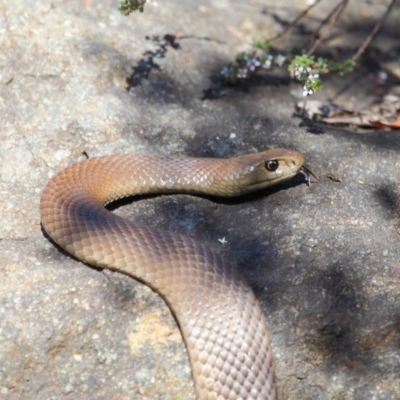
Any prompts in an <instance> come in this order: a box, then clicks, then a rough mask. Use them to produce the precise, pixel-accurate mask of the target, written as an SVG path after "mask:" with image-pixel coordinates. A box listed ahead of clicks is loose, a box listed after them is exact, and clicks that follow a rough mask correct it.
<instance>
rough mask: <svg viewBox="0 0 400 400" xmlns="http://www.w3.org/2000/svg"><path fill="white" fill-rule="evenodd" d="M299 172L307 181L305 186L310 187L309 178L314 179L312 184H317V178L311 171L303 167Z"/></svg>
mask: <svg viewBox="0 0 400 400" xmlns="http://www.w3.org/2000/svg"><path fill="white" fill-rule="evenodd" d="M299 172H300V173H301V174H303V175H304V178H305V179H306V181H307V185H308V186H310V185H311V178H314V180H313V182H318V178H317V177H316V176H315V175H314V174H313V173H312V172H311V170H310V169H309V168H308V167H306V166H305V165H303V166H302V167H301V168H300V169H299Z"/></svg>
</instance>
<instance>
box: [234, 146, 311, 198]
mask: <svg viewBox="0 0 400 400" xmlns="http://www.w3.org/2000/svg"><path fill="white" fill-rule="evenodd" d="M238 159H241V161H242V162H243V165H246V171H245V172H244V173H243V172H242V176H241V177H240V178H239V183H240V185H241V186H242V188H243V191H248V192H250V191H254V190H259V189H263V188H266V187H269V186H272V185H276V184H277V183H280V182H284V181H286V180H288V179H291V178H292V177H294V176H295V175H297V173H299V172H301V171H302V170H303V168H304V167H303V164H304V157H303V155H302V154H301V153H299V152H297V151H293V150H287V149H270V150H266V151H264V152H261V153H255V154H249V155H246V156H242V157H238Z"/></svg>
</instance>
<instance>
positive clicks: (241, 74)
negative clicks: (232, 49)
mask: <svg viewBox="0 0 400 400" xmlns="http://www.w3.org/2000/svg"><path fill="white" fill-rule="evenodd" d="M236 76H237V78H239V79H244V78H247V68H240V69H239V70H238V72H237V75H236Z"/></svg>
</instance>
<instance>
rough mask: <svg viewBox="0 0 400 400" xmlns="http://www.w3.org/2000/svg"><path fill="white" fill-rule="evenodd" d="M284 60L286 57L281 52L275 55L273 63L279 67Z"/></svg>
mask: <svg viewBox="0 0 400 400" xmlns="http://www.w3.org/2000/svg"><path fill="white" fill-rule="evenodd" d="M285 61H286V57H285V56H284V55H282V54H278V56H277V57H276V60H275V63H276V65H278V66H279V67H282V65H283V63H284V62H285Z"/></svg>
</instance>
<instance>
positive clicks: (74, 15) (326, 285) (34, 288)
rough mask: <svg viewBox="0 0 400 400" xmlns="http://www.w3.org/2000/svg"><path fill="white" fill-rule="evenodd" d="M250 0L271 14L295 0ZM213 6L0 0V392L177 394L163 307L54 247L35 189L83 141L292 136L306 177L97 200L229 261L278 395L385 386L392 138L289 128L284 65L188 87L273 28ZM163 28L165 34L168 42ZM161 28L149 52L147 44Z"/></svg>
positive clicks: (87, 146) (289, 14)
mask: <svg viewBox="0 0 400 400" xmlns="http://www.w3.org/2000/svg"><path fill="white" fill-rule="evenodd" d="M265 3H266V4H267V5H266V6H265V7H266V8H267V10H270V11H271V10H274V12H275V13H277V14H279V15H281V16H285V18H293V17H294V16H295V15H296V13H297V12H298V10H300V9H302V8H304V6H305V5H304V4H303V3H302V2H285V4H286V5H287V6H288V7H286V8H284V7H282V8H281V9H280V8H279V7H277V6H276V5H275V6H273V5H271V6H270V8H268V4H270V3H271V4H272V2H265ZM157 4H158V5H157ZM230 4H231V3H229V2H227V1H216V0H208V1H204V2H201V3H199V2H197V1H181V2H166V3H165V4H161V3H156V2H150V3H149V4H148V6H147V7H146V10H145V12H144V14H134V15H132V16H130V17H128V18H125V17H122V16H121V15H120V14H119V12H118V11H117V8H118V2H117V1H103V2H98V1H90V0H88V1H77V0H75V1H49V0H37V1H35V2H26V1H22V0H19V1H18V0H17V1H10V0H8V1H7V0H3V1H2V2H1V3H0V11H1V13H0V15H1V18H0V33H1V39H0V50H1V51H0V116H1V121H2V129H1V132H0V192H1V198H2V202H1V208H0V217H1V220H2V229H1V234H0V265H1V267H0V282H1V284H0V398H1V399H7V400H13V399H30V400H32V399H41V400H44V399H74V400H76V399H88V398H90V399H149V400H150V399H163V400H173V399H176V398H177V397H179V398H181V399H182V400H191V399H194V392H193V383H192V379H191V375H190V368H189V364H188V358H187V355H186V352H185V347H184V344H183V342H182V339H181V336H180V333H179V329H178V328H177V325H176V323H175V321H174V319H173V317H172V315H171V313H170V312H169V309H168V307H167V306H166V304H165V303H164V302H163V301H162V300H161V299H160V298H159V296H158V295H157V294H155V293H153V292H152V291H151V290H150V289H148V288H147V287H146V286H144V285H142V284H140V283H138V282H136V281H135V280H133V279H130V278H128V277H126V276H123V275H121V274H118V273H112V272H107V271H99V270H96V269H94V268H90V267H88V266H87V265H84V264H82V263H79V262H77V261H76V260H74V259H72V258H71V257H69V256H68V255H66V254H65V253H63V252H61V251H60V250H59V249H57V248H56V247H54V246H53V244H52V243H50V242H49V241H48V240H47V238H46V237H45V236H44V234H43V232H42V231H41V227H40V219H39V212H38V206H39V200H40V194H41V191H42V189H43V187H44V185H45V184H46V182H47V181H48V180H49V178H50V177H52V176H53V175H54V174H56V173H57V172H58V171H60V170H61V169H62V168H64V167H65V166H67V165H70V164H72V163H73V162H76V161H80V160H82V159H83V158H84V155H83V154H82V153H83V152H86V153H87V154H88V155H89V156H90V157H92V156H96V155H103V154H111V153H124V152H142V153H143V152H160V153H174V154H187V155H192V156H193V155H197V156H213V157H228V156H232V155H236V154H243V153H247V152H252V151H257V150H262V149H265V148H267V147H270V146H283V147H288V148H293V149H297V150H299V151H301V152H303V154H304V155H305V156H306V159H307V163H308V165H309V166H310V168H311V169H312V170H313V172H314V173H315V174H316V175H317V176H318V177H319V178H320V179H319V182H318V183H316V184H313V185H311V187H307V186H306V185H305V184H299V185H296V184H288V185H283V186H282V187H280V188H279V189H274V190H269V191H264V192H262V193H259V194H255V195H252V196H247V197H246V198H244V199H237V200H229V201H228V200H217V199H209V198H195V197H192V196H188V195H176V196H161V197H154V198H150V199H147V200H144V201H139V202H134V203H131V204H128V205H127V206H126V207H122V208H118V209H117V210H116V211H115V212H117V213H119V214H120V215H124V216H126V217H128V218H132V219H136V220H139V221H142V222H145V223H148V224H150V225H157V226H160V227H163V228H165V229H172V230H176V231H179V232H182V233H185V234H187V235H189V236H192V237H196V238H199V240H202V241H204V242H205V243H208V244H209V245H210V246H211V247H213V248H215V249H217V250H218V251H220V252H223V253H226V255H227V256H229V257H232V258H234V259H236V260H237V262H238V264H239V266H240V267H241V269H242V270H243V275H244V276H245V277H246V278H247V279H248V281H249V282H250V283H251V285H252V287H253V289H254V290H255V292H256V294H257V297H258V298H259V301H260V303H261V305H262V307H263V310H264V312H265V316H266V319H267V321H268V322H269V326H270V331H271V336H272V342H273V347H274V354H275V360H276V365H277V374H278V384H279V390H280V399H282V400H289V399H321V400H325V399H326V400H331V399H332V400H333V399H337V400H339V399H340V400H342V399H343V400H353V399H354V400H364V399H376V400H378V399H379V400H388V399H393V400H394V399H399V398H400V353H399V343H400V309H399V300H398V299H399V296H400V261H399V260H400V250H399V245H398V243H399V235H400V218H399V205H400V183H399V182H400V178H399V170H400V161H399V156H398V155H399V150H400V139H399V137H398V136H396V134H395V133H392V132H373V133H369V132H363V133H360V132H358V133H356V132H354V131H351V130H347V131H345V130H338V129H333V128H329V127H327V128H325V129H324V134H321V135H313V134H311V133H309V132H307V131H306V129H305V128H303V127H299V126H298V124H299V121H298V120H296V119H293V118H292V112H293V104H294V103H295V99H294V98H293V97H292V96H291V94H290V93H291V92H292V93H293V92H298V90H299V86H298V85H295V84H293V83H292V84H290V85H289V84H288V81H286V80H284V79H283V80H281V83H282V84H281V86H278V85H276V84H273V83H272V84H271V82H274V80H273V79H261V78H260V79H258V80H254V81H253V83H251V84H250V85H249V86H248V87H247V91H243V90H232V89H226V93H223V95H224V96H223V97H221V98H219V99H216V100H213V101H211V100H202V97H203V91H204V90H206V89H208V88H209V87H210V86H211V82H210V79H209V78H210V76H215V75H216V74H217V73H218V71H219V70H220V69H221V68H222V66H223V65H224V64H225V63H227V62H228V61H229V60H231V59H232V58H233V57H234V55H235V53H236V52H237V51H240V50H241V48H242V47H243V46H244V44H245V43H247V42H248V41H250V39H251V38H252V37H254V36H256V34H257V33H258V32H260V31H265V30H266V27H268V29H270V30H271V31H274V30H277V29H278V28H279V26H278V25H277V23H276V21H275V19H273V18H272V16H271V14H272V12H271V13H261V11H262V6H260V2H256V1H254V2H253V1H249V2H245V3H240V2H235V3H234V6H230ZM289 6H290V7H289ZM263 7H264V5H263ZM274 7H275V8H274ZM296 7H297V10H296ZM365 7H367V6H365ZM366 10H367V11H368V12H369V13H370V14H368V15H373V16H374V15H375V14H376V13H375V14H374V12H373V11H371V9H367V8H366ZM379 10H382V7H381V8H380V9H379ZM371 18H372V17H371ZM274 21H275V22H274ZM392 25H393V24H392ZM392 25H391V26H392ZM393 29H396V26H394V27H393ZM397 29H398V28H397ZM166 34H170V35H172V34H174V35H178V36H181V37H183V38H182V39H180V40H179V41H178V43H179V48H174V42H173V41H171V40H170V39H169V38H168V37H167V40H166V41H165V40H164V35H166ZM397 34H398V32H397ZM153 35H158V36H159V39H158V40H155V39H153V40H147V39H146V38H145V37H146V36H149V37H153ZM387 35H389V34H387ZM389 36H390V35H389ZM389 36H388V37H389ZM388 37H386V38H388ZM384 38H385V36H384ZM388 40H389V39H388ZM165 44H166V49H167V52H166V53H165V54H164V56H165V57H164V58H157V57H156V58H154V59H153V63H157V64H158V65H159V69H158V68H157V67H156V66H154V65H153V64H151V54H149V53H148V52H149V51H153V52H157V51H158V52H160V51H161V52H162V51H163V45H165ZM158 54H160V53H158ZM149 56H150V59H149ZM146 66H147V67H149V66H152V68H151V70H150V72H149V74H148V76H147V77H146V73H147V72H146V69H145V68H144V67H146ZM128 78H129V80H128V81H127V79H128ZM138 81H140V85H136V83H138ZM129 84H130V85H131V88H130V90H127V86H128V85H129ZM327 90H328V93H329V90H332V89H329V87H328V89H327ZM300 91H301V89H300ZM222 238H225V239H226V241H227V244H225V245H222V244H221V243H220V242H219V241H218V239H222Z"/></svg>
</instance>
